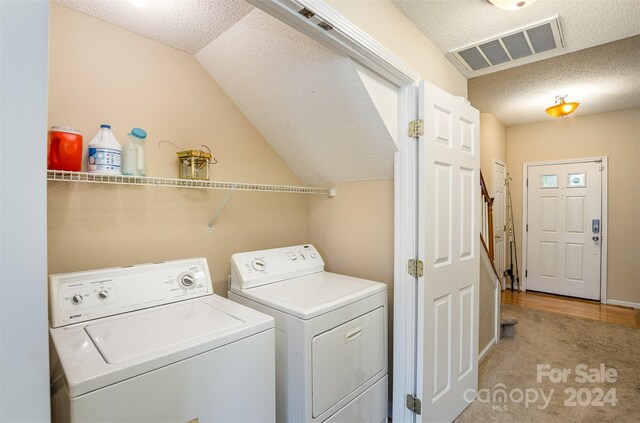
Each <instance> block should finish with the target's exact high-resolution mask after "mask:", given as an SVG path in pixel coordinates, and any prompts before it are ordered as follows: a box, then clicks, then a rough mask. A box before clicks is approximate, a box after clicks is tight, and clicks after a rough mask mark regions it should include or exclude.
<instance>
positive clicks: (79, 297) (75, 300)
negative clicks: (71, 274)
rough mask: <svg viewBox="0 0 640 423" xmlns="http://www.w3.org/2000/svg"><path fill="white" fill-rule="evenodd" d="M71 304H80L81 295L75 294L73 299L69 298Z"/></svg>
mask: <svg viewBox="0 0 640 423" xmlns="http://www.w3.org/2000/svg"><path fill="white" fill-rule="evenodd" d="M71 302H72V303H74V304H76V305H77V304H80V303H81V302H82V295H80V294H75V295H74V296H73V297H71Z"/></svg>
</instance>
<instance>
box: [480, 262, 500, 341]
mask: <svg viewBox="0 0 640 423" xmlns="http://www.w3.org/2000/svg"><path fill="white" fill-rule="evenodd" d="M485 254H486V253H485V252H484V251H483V252H482V255H483V257H482V258H481V260H480V298H479V299H478V301H479V303H480V304H479V312H478V314H479V315H480V323H479V329H478V354H479V353H481V352H482V351H484V349H485V348H486V347H487V345H489V344H490V343H491V342H492V341H493V340H494V338H495V322H496V321H495V318H496V303H495V298H496V295H495V292H496V291H495V289H496V288H495V287H496V283H497V282H496V281H495V277H496V276H495V273H494V272H493V270H492V269H491V266H487V265H485V260H486V261H487V262H488V260H489V257H488V256H486V257H484V256H485Z"/></svg>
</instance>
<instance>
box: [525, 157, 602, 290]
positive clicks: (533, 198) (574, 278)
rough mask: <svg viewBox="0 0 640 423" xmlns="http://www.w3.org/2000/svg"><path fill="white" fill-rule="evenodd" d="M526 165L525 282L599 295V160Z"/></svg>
mask: <svg viewBox="0 0 640 423" xmlns="http://www.w3.org/2000/svg"><path fill="white" fill-rule="evenodd" d="M527 169H528V170H527V179H528V182H527V183H528V187H527V191H528V192H527V220H526V222H527V224H528V228H527V227H525V230H526V232H527V234H526V235H527V269H526V288H527V289H530V290H534V291H542V292H548V293H553V294H561V295H568V296H572V297H580V298H587V299H593V300H599V299H600V266H601V260H600V256H601V226H602V222H601V218H602V169H603V166H602V163H601V162H594V161H590V162H583V163H567V164H556V165H542V166H535V165H531V166H528V167H527Z"/></svg>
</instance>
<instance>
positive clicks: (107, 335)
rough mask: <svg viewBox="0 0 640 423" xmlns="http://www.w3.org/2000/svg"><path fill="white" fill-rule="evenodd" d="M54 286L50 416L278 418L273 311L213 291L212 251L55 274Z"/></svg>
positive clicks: (89, 418)
mask: <svg viewBox="0 0 640 423" xmlns="http://www.w3.org/2000/svg"><path fill="white" fill-rule="evenodd" d="M49 290H50V291H49V303H50V319H51V322H50V323H51V329H50V339H51V342H52V348H51V356H52V367H51V368H52V386H51V391H52V417H53V420H54V421H57V422H93V421H102V422H182V423H186V422H198V421H200V422H240V421H244V422H258V421H265V422H272V421H274V420H275V355H274V349H275V346H274V322H273V318H271V317H270V316H267V315H265V314H262V313H259V312H257V311H255V310H252V309H250V308H248V307H244V306H242V305H240V304H237V303H234V302H232V301H229V300H227V299H225V298H222V297H219V296H217V295H215V294H214V293H213V286H212V284H211V278H210V276H209V269H208V267H207V261H206V259H204V258H194V259H187V260H177V261H168V262H163V263H153V264H143V265H137V266H129V267H119V268H110V269H101V270H94V271H88V272H78V273H66V274H58V275H51V276H49ZM256 352H259V353H258V354H256Z"/></svg>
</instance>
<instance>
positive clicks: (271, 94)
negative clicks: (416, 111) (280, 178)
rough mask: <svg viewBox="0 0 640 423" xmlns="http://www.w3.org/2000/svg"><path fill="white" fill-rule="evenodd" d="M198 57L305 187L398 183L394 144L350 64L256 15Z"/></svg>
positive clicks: (288, 28) (262, 16) (239, 22)
mask: <svg viewBox="0 0 640 423" xmlns="http://www.w3.org/2000/svg"><path fill="white" fill-rule="evenodd" d="M196 58H197V59H198V60H199V61H200V63H201V64H202V66H204V68H205V69H206V70H207V71H208V72H209V73H210V74H211V76H212V77H213V78H214V79H215V80H216V81H217V82H218V83H219V84H220V85H221V86H222V88H223V89H224V90H225V92H226V93H227V94H228V95H229V96H230V97H231V98H232V99H233V100H234V102H235V103H236V105H237V106H238V107H239V108H240V109H241V110H242V112H243V113H244V114H245V116H247V118H248V119H249V120H250V121H251V123H252V124H253V125H254V126H255V127H256V128H257V129H258V131H259V132H260V133H261V134H262V135H263V136H264V137H265V138H266V139H267V141H268V142H269V144H271V146H272V147H273V148H274V149H275V151H276V152H277V153H278V154H279V155H280V157H282V159H283V160H284V161H285V162H286V163H287V165H288V166H289V167H290V168H291V169H292V170H293V171H294V172H295V173H296V174H297V175H298V176H299V177H300V179H302V180H303V182H305V183H307V184H324V183H332V184H335V183H339V182H346V181H364V180H380V179H391V178H392V177H393V153H394V152H395V150H396V147H395V143H394V141H393V137H392V136H391V135H390V134H389V131H388V130H387V128H386V126H385V124H384V122H383V120H382V119H381V117H380V115H379V113H378V111H377V109H376V107H375V105H374V104H373V101H372V100H371V97H369V95H368V92H367V89H366V88H365V86H364V84H363V82H362V80H361V78H360V76H359V75H358V72H357V70H356V67H355V66H354V64H353V62H352V61H351V60H350V59H348V58H346V57H343V56H339V55H337V54H335V53H334V52H332V51H330V50H328V49H327V48H325V47H323V46H322V45H320V44H319V43H317V42H315V41H313V40H311V39H309V38H308V37H306V36H304V35H302V34H300V33H299V32H297V31H295V30H294V29H292V28H290V27H289V26H287V25H285V24H283V23H282V22H280V21H278V20H277V19H275V18H273V17H271V16H270V15H268V14H266V13H264V12H262V11H260V10H257V9H255V10H253V11H252V12H250V13H249V14H247V15H246V16H245V17H244V18H242V19H241V20H239V21H238V22H237V23H236V24H235V25H234V26H233V27H231V28H230V29H229V30H227V31H226V32H224V33H223V34H221V35H220V36H219V37H217V38H216V39H215V40H214V41H213V42H211V43H210V44H209V45H208V46H206V47H205V48H204V49H202V50H201V51H200V52H199V53H197V54H196Z"/></svg>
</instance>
